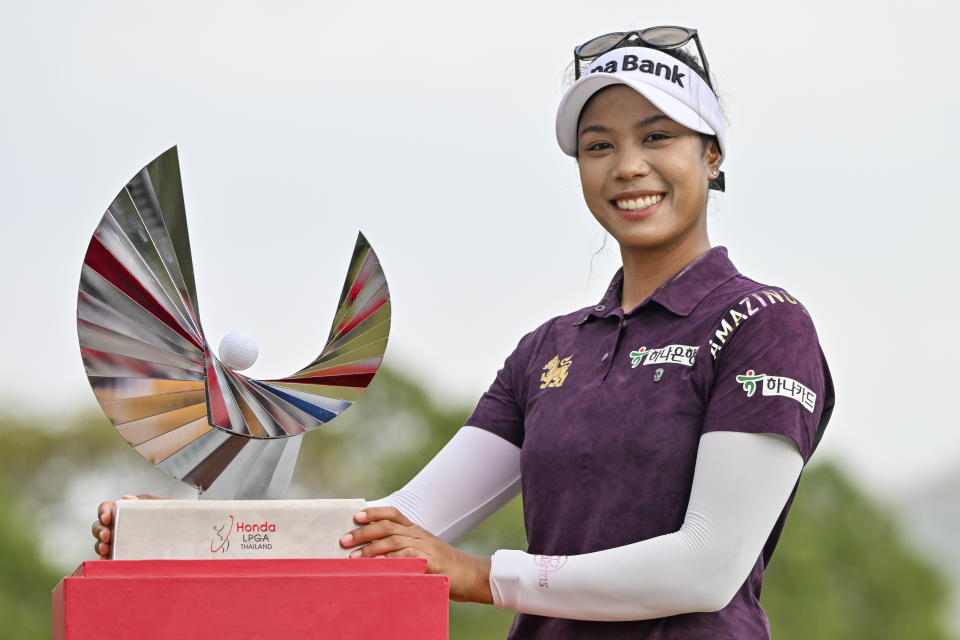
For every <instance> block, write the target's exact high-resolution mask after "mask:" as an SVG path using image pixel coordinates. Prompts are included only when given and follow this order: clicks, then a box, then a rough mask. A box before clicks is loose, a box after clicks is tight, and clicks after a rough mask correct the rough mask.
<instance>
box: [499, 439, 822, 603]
mask: <svg viewBox="0 0 960 640" xmlns="http://www.w3.org/2000/svg"><path fill="white" fill-rule="evenodd" d="M802 467H803V458H802V457H801V456H800V452H799V451H798V449H797V445H796V444H795V443H794V442H793V441H792V440H790V439H788V438H786V437H785V436H779V435H774V434H755V433H739V432H732V431H718V432H711V433H707V434H705V435H703V436H702V437H701V438H700V444H699V450H698V452H697V462H696V469H695V470H694V476H693V486H692V488H691V491H690V501H689V503H688V505H687V512H686V516H685V519H684V522H683V525H682V526H681V527H680V530H679V531H677V532H675V533H670V534H667V535H662V536H658V537H656V538H651V539H649V540H644V541H642V542H637V543H634V544H629V545H625V546H622V547H615V548H612V549H606V550H603V551H597V552H594V553H586V554H583V555H576V556H569V557H567V558H562V557H561V558H551V557H535V556H532V555H529V554H526V553H524V552H522V551H508V550H500V551H497V552H496V553H495V554H494V556H493V562H492V566H491V570H490V587H491V590H492V591H493V598H494V602H495V604H497V605H498V606H502V607H507V608H510V609H514V610H516V611H520V612H522V613H532V614H537V615H543V616H553V617H560V618H575V619H580V620H644V619H649V618H660V617H664V616H670V615H675V614H679V613H689V612H694V611H717V610H719V609H722V608H723V607H724V606H726V605H727V603H728V602H729V601H730V600H731V599H732V598H733V596H734V594H735V593H736V592H737V590H738V589H739V588H740V587H741V586H742V585H743V582H744V580H746V578H747V576H748V575H749V573H750V570H751V569H752V567H753V566H754V563H755V562H756V561H757V558H758V557H759V555H760V552H761V551H762V549H763V545H764V543H765V542H766V539H767V537H768V536H769V535H770V531H771V530H772V529H773V525H774V524H775V523H776V521H777V518H778V517H779V516H780V513H781V511H782V510H783V506H784V505H785V504H786V502H787V499H788V498H789V496H790V493H791V491H792V490H793V487H794V486H795V484H796V482H797V479H798V477H799V475H800V471H801V469H802Z"/></svg>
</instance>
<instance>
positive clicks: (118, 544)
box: [112, 499, 367, 560]
mask: <svg viewBox="0 0 960 640" xmlns="http://www.w3.org/2000/svg"><path fill="white" fill-rule="evenodd" d="M366 505H367V503H366V501H364V500H355V499H348V500H202V501H200V500H118V501H117V510H116V515H115V518H116V520H115V524H114V528H113V556H112V557H113V558H114V559H115V560H152V559H176V560H209V559H218V558H231V559H242V558H345V557H347V555H348V554H349V551H348V550H346V549H344V548H343V547H341V546H340V542H339V541H340V536H342V535H343V534H344V533H346V532H348V531H350V530H352V529H355V528H356V527H357V524H356V523H354V521H353V516H354V514H355V513H357V512H358V511H360V510H362V509H364V508H366Z"/></svg>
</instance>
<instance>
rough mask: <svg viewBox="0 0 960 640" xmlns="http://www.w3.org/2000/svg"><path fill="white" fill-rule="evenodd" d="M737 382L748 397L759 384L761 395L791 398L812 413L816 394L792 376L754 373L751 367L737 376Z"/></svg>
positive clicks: (750, 396) (754, 391)
mask: <svg viewBox="0 0 960 640" xmlns="http://www.w3.org/2000/svg"><path fill="white" fill-rule="evenodd" d="M737 382H739V383H740V384H742V385H743V390H744V391H746V392H747V397H748V398H752V397H753V394H754V393H756V391H757V385H758V384H759V385H760V389H761V390H762V392H763V395H765V396H783V397H784V398H793V399H794V400H796V401H797V402H799V403H800V404H802V405H803V408H804V409H806V410H807V411H809V412H810V413H813V409H814V407H815V406H816V404H817V394H816V393H815V392H814V391H813V390H812V389H810V388H809V387H807V386H806V385H804V384H802V383H800V382H797V381H796V380H794V379H793V378H787V377H784V376H771V375H767V374H765V373H756V372H754V370H753V369H748V370H747V372H746V373H745V374H743V375H739V376H737Z"/></svg>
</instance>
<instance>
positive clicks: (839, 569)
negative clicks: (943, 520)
mask: <svg viewBox="0 0 960 640" xmlns="http://www.w3.org/2000/svg"><path fill="white" fill-rule="evenodd" d="M948 595H949V589H948V585H947V583H946V582H945V580H944V578H943V577H941V575H940V574H939V573H938V572H937V571H936V570H935V569H934V567H933V566H932V565H931V564H930V562H929V561H928V560H927V559H926V558H923V557H921V556H919V555H918V554H917V553H915V552H914V551H913V549H911V548H910V547H909V546H908V545H907V544H906V543H905V542H904V538H903V536H902V535H901V533H900V531H899V529H898V527H897V524H896V522H895V520H894V518H893V517H892V515H891V514H890V513H888V512H887V511H885V510H884V509H883V508H881V507H880V506H879V505H877V504H876V503H875V502H874V501H872V500H870V499H869V498H868V497H867V496H866V495H864V494H863V493H862V492H861V491H860V490H858V489H857V488H856V487H855V486H854V485H853V484H852V483H851V482H850V481H849V480H848V479H847V478H845V477H844V475H843V473H842V472H841V471H840V469H839V468H838V467H837V466H836V465H833V464H820V465H816V466H814V467H811V468H809V469H807V470H806V471H804V474H803V477H802V479H801V481H800V487H799V489H798V491H797V497H796V500H795V501H794V503H793V506H792V508H791V510H790V515H789V517H788V518H787V524H786V527H785V528H784V533H783V537H782V538H781V540H780V543H779V545H778V546H777V550H776V552H775V553H774V556H773V558H772V559H771V562H770V566H769V567H768V568H767V571H766V576H765V578H764V584H763V597H762V603H763V606H764V608H765V609H766V610H767V614H768V616H769V618H770V626H771V630H772V632H773V637H774V638H777V640H793V639H794V638H796V639H798V640H800V639H808V638H817V639H818V640H830V639H833V638H837V639H840V638H843V639H846V638H871V640H885V639H887V638H889V639H891V640H893V639H902V638H910V640H921V639H930V640H939V639H941V638H947V637H949V634H948V633H947V631H946V623H945V620H946V613H947V612H946V608H947V604H948Z"/></svg>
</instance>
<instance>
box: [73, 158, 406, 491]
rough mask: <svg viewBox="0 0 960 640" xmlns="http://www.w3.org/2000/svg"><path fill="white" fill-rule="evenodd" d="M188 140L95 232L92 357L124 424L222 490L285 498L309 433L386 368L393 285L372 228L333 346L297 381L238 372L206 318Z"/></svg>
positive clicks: (86, 348) (87, 282)
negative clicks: (187, 191) (189, 198)
mask: <svg viewBox="0 0 960 640" xmlns="http://www.w3.org/2000/svg"><path fill="white" fill-rule="evenodd" d="M198 309H199V306H198V303H197V291H196V283H195V280H194V273H193V262H192V257H191V253H190V239H189V236H188V234H187V220H186V213H185V208H184V200H183V189H182V186H181V183H180V166H179V162H178V159H177V149H176V147H173V148H171V149H169V150H168V151H166V152H165V153H164V154H163V155H161V156H160V157H158V158H157V159H155V160H154V161H153V162H151V163H150V164H149V165H147V166H146V167H144V168H143V169H142V170H141V171H140V172H139V173H137V175H136V176H134V177H133V178H132V179H131V180H130V182H128V183H127V185H126V186H125V187H124V188H123V190H122V191H121V192H120V193H118V194H117V197H116V198H114V200H113V202H112V203H111V204H110V206H109V207H108V208H107V210H106V212H105V213H104V214H103V217H102V218H101V220H100V224H99V226H98V227H97V229H96V231H95V232H94V234H93V238H92V239H91V240H90V245H89V246H88V248H87V254H86V256H85V258H84V261H83V269H82V272H81V276H80V291H79V294H78V296H77V332H78V335H79V339H80V353H81V355H82V357H83V365H84V368H85V369H86V372H87V377H88V379H89V380H90V385H91V387H93V391H94V393H95V394H96V396H97V400H99V402H100V406H101V407H102V408H103V410H104V413H106V414H107V417H108V418H110V421H111V422H113V424H114V426H115V427H116V428H117V431H119V432H120V434H121V435H122V436H123V437H124V439H125V440H126V441H127V442H128V443H129V444H130V445H131V446H132V447H133V448H134V449H135V450H136V451H137V452H138V453H139V454H140V455H142V456H143V457H145V458H147V459H148V460H150V461H151V462H152V463H153V464H154V465H156V466H157V467H159V468H160V469H162V470H164V471H165V472H167V473H168V474H170V475H172V476H173V477H175V478H177V479H179V480H182V481H184V482H186V483H188V484H190V485H192V486H194V487H196V488H197V489H199V490H200V491H201V492H203V493H204V495H206V496H207V497H218V498H251V499H252V498H281V497H283V495H284V494H285V493H286V491H287V488H288V487H289V485H290V479H291V477H292V475H293V467H294V465H295V463H296V459H297V454H298V453H299V449H300V442H301V440H300V438H301V436H302V435H303V434H304V433H306V432H307V431H309V430H311V429H315V428H317V427H319V426H320V425H322V424H324V423H326V422H329V421H330V420H332V419H333V418H335V417H336V416H338V415H340V414H341V413H343V411H344V410H346V409H347V407H349V406H350V405H351V404H353V402H354V401H356V399H357V398H358V397H359V395H360V394H361V393H362V392H363V390H364V389H366V387H367V385H369V384H370V381H371V380H372V379H373V376H374V374H375V373H376V372H377V369H378V367H379V366H380V362H381V361H382V360H383V354H384V351H385V350H386V346H387V339H388V337H389V333H390V291H389V289H388V288H387V281H386V278H385V277H384V274H383V269H382V268H381V266H380V261H379V260H378V259H377V256H376V254H375V253H374V252H373V249H372V248H371V247H370V244H369V243H368V242H367V240H366V238H364V237H363V234H359V235H358V238H357V243H356V246H355V248H354V251H353V256H352V258H351V259H350V266H349V268H348V270H347V278H346V281H345V282H344V285H343V292H342V293H341V295H340V302H339V304H338V305H337V310H336V313H335V315H334V319H333V325H332V327H331V329H330V334H329V337H328V339H327V344H326V346H324V348H323V350H322V351H321V352H320V355H318V356H317V357H316V358H315V359H314V360H313V361H312V362H311V363H310V364H308V365H307V366H306V367H304V368H303V369H301V370H300V371H297V372H296V373H293V374H291V375H289V376H287V377H285V378H278V379H273V380H254V379H252V378H248V377H246V376H244V375H241V374H240V373H238V372H236V371H233V370H231V369H230V368H229V367H228V366H226V365H225V364H224V363H223V362H222V361H220V359H219V358H217V357H216V356H215V355H214V353H213V349H212V348H211V347H210V345H209V344H208V343H207V340H206V338H205V336H204V333H203V327H202V325H201V323H200V316H199V311H198Z"/></svg>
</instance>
